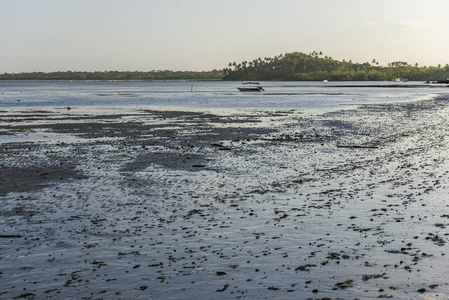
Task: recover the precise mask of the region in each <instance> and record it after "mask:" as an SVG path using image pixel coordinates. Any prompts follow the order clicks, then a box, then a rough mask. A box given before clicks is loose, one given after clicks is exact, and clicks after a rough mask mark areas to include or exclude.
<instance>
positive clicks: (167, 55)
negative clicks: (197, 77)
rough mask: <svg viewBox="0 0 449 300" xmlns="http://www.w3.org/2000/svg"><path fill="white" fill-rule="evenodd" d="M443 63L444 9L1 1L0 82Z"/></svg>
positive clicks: (175, 0)
mask: <svg viewBox="0 0 449 300" xmlns="http://www.w3.org/2000/svg"><path fill="white" fill-rule="evenodd" d="M314 50H316V51H318V52H319V51H322V52H323V53H324V54H325V55H328V56H331V57H332V58H334V59H337V60H343V59H346V60H350V59H352V61H354V62H361V63H363V62H371V61H372V60H373V59H374V58H375V59H376V60H378V61H379V62H380V63H381V64H382V65H386V64H388V63H389V62H392V61H397V60H402V61H407V62H408V63H410V64H415V63H418V64H419V65H421V66H422V65H438V64H442V65H445V64H447V63H449V1H448V0H257V1H249V0H128V1H126V0H0V73H5V72H8V73H13V72H14V73H19V72H34V71H43V72H51V71H67V70H72V71H106V70H118V71H135V70H137V71H148V70H158V69H161V70H193V71H203V70H212V69H221V68H224V67H227V65H228V63H229V62H231V61H236V62H241V61H243V60H248V61H249V60H253V59H255V58H258V57H262V58H264V57H273V56H275V55H279V54H281V53H283V54H284V53H287V52H294V51H298V52H305V53H310V52H312V51H314Z"/></svg>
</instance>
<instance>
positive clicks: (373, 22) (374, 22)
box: [365, 21, 377, 27]
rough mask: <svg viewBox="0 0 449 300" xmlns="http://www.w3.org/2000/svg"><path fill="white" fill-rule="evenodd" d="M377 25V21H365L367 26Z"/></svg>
mask: <svg viewBox="0 0 449 300" xmlns="http://www.w3.org/2000/svg"><path fill="white" fill-rule="evenodd" d="M376 25H377V22H376V21H368V22H365V26H367V27H374V26H376Z"/></svg>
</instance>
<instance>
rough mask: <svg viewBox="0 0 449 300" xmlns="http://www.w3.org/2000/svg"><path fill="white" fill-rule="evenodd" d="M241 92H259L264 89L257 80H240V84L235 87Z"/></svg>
mask: <svg viewBox="0 0 449 300" xmlns="http://www.w3.org/2000/svg"><path fill="white" fill-rule="evenodd" d="M237 89H238V90H239V91H241V92H260V91H265V90H264V89H263V87H261V86H260V83H259V82H252V81H250V82H242V86H239V87H237Z"/></svg>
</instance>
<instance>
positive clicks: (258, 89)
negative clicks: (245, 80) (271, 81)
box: [237, 87, 264, 92]
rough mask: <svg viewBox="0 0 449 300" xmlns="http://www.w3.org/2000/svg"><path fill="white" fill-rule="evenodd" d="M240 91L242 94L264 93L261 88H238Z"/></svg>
mask: <svg viewBox="0 0 449 300" xmlns="http://www.w3.org/2000/svg"><path fill="white" fill-rule="evenodd" d="M237 89H238V90H239V91H241V92H260V91H263V90H264V89H263V88H261V87H256V88H245V87H238V88H237Z"/></svg>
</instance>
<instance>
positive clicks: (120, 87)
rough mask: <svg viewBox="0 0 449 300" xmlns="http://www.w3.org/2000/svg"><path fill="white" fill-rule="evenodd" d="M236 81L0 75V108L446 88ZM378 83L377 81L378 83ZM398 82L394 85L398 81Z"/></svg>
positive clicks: (372, 95)
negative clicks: (250, 85)
mask: <svg viewBox="0 0 449 300" xmlns="http://www.w3.org/2000/svg"><path fill="white" fill-rule="evenodd" d="M240 84H241V83H240V82H186V81H166V82H165V81H158V82H138V81H131V82H109V81H73V82H70V81H0V92H1V94H0V96H1V98H0V109H2V110H10V109H29V108H37V107H40V108H50V107H67V106H69V107H76V108H86V109H93V108H98V109H103V110H119V111H120V110H134V109H141V108H181V109H274V110H277V109H300V110H307V111H315V112H324V111H330V110H338V109H342V108H347V107H348V105H357V104H370V103H391V102H402V101H414V100H421V99H427V98H430V97H434V96H435V95H438V94H443V93H447V91H448V89H447V88H446V87H445V86H444V85H426V84H423V83H422V82H407V83H402V82H401V83H393V82H328V83H323V82H261V84H262V86H263V87H264V88H265V92H261V93H242V92H239V91H238V90H237V89H236V87H237V86H239V85H240ZM379 86H380V87H379ZM398 86H399V87H398Z"/></svg>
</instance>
